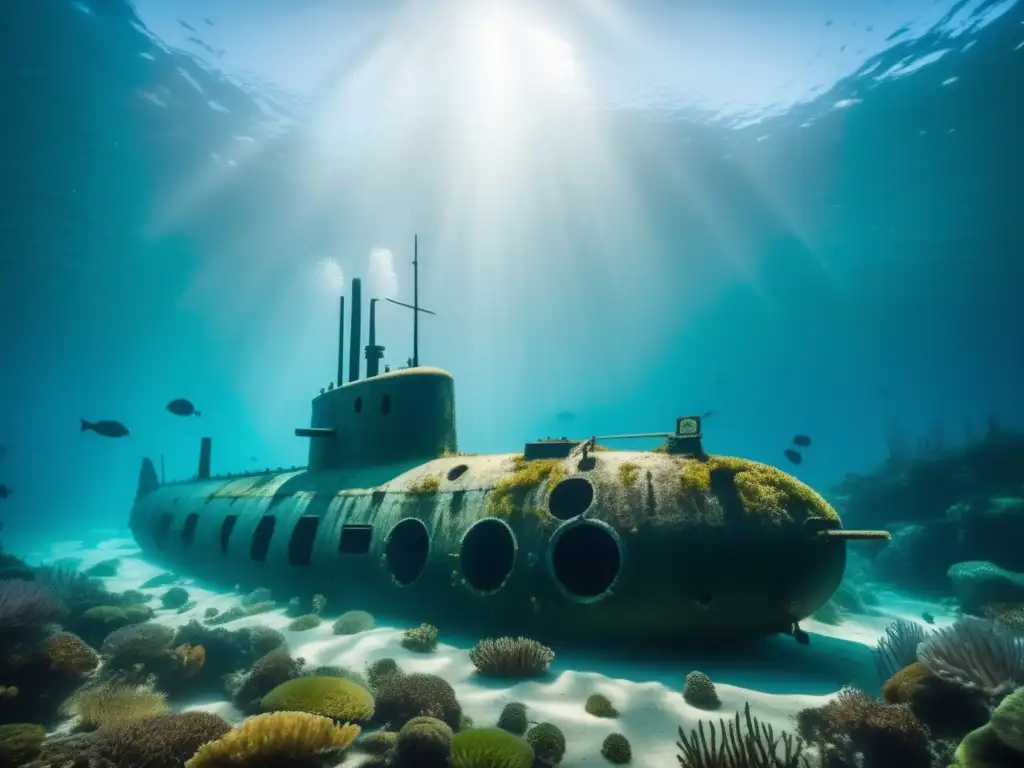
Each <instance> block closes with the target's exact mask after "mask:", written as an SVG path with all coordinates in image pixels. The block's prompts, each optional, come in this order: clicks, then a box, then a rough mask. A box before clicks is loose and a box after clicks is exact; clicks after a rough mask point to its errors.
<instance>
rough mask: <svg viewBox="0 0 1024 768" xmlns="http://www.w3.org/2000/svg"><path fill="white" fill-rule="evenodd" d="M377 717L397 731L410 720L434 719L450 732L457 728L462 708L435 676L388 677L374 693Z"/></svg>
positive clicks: (452, 693)
mask: <svg viewBox="0 0 1024 768" xmlns="http://www.w3.org/2000/svg"><path fill="white" fill-rule="evenodd" d="M375 694H376V706H377V716H378V718H379V719H380V720H382V721H384V722H387V723H388V724H389V725H390V726H391V728H393V729H394V728H401V727H402V726H403V725H405V724H406V723H407V722H409V721H410V720H412V719H413V718H414V717H436V718H437V719H438V720H443V721H444V722H445V723H447V724H448V727H449V728H451V729H452V730H453V731H454V730H458V728H459V719H460V717H461V715H462V707H460V706H459V702H458V700H457V699H456V698H455V690H454V689H453V688H452V687H451V686H450V685H449V684H448V683H447V682H446V681H445V680H443V679H442V678H440V677H438V676H437V675H425V674H412V675H399V674H392V675H391V676H389V677H387V678H385V679H384V680H383V681H381V683H380V684H379V687H378V688H377V690H376V691H375Z"/></svg>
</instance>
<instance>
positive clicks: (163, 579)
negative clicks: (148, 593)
mask: <svg viewBox="0 0 1024 768" xmlns="http://www.w3.org/2000/svg"><path fill="white" fill-rule="evenodd" d="M177 580H178V577H177V576H176V575H175V574H173V573H171V572H170V571H165V572H164V573H158V574H157V575H156V576H153V577H152V578H150V579H147V580H146V581H145V582H144V583H143V584H142V586H140V587H139V589H153V588H154V587H168V586H170V585H171V584H173V583H174V582H176V581H177Z"/></svg>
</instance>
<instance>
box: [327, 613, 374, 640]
mask: <svg viewBox="0 0 1024 768" xmlns="http://www.w3.org/2000/svg"><path fill="white" fill-rule="evenodd" d="M374 625H375V622H374V620H373V614H370V613H367V612H366V611H346V612H345V613H343V614H341V616H340V617H339V618H338V620H337V621H336V622H334V634H336V635H355V634H357V633H359V632H365V631H366V630H368V629H373V627H374Z"/></svg>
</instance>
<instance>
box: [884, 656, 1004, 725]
mask: <svg viewBox="0 0 1024 768" xmlns="http://www.w3.org/2000/svg"><path fill="white" fill-rule="evenodd" d="M882 698H884V699H885V700H886V701H888V702H889V703H891V704H907V705H909V706H910V709H911V711H912V712H913V713H914V715H915V716H916V717H917V719H918V720H920V721H921V723H922V724H923V725H924V726H926V727H927V728H928V729H929V730H930V731H931V735H932V737H933V738H937V739H942V738H947V737H949V738H960V737H961V736H962V735H963V734H965V733H967V732H969V731H972V730H974V729H975V728H979V727H981V726H982V725H984V724H985V723H987V722H988V718H989V709H988V701H987V698H986V697H985V696H984V695H983V694H981V693H980V692H979V691H976V690H974V689H971V688H964V687H963V686H960V685H956V684H955V683H951V682H949V681H947V680H943V679H942V678H940V677H939V676H937V675H936V674H935V673H934V672H932V671H931V670H930V669H928V667H926V666H925V665H924V664H921V663H920V662H914V663H913V664H909V665H907V666H906V667H904V668H903V669H901V670H898V671H897V672H896V673H895V674H894V675H893V676H892V677H890V678H889V679H888V680H887V681H886V682H885V684H884V685H883V686H882Z"/></svg>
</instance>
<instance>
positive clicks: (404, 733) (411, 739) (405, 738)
mask: <svg viewBox="0 0 1024 768" xmlns="http://www.w3.org/2000/svg"><path fill="white" fill-rule="evenodd" d="M453 735H454V734H453V733H452V729H451V728H449V727H448V726H447V725H446V724H445V723H443V722H441V721H440V720H438V719H437V718H436V717H414V718H413V719H412V720H410V721H409V722H407V723H406V724H405V725H403V726H402V730H400V731H399V732H398V743H397V745H396V747H395V759H394V765H395V766H396V768H403V767H404V766H408V767H409V768H447V767H448V754H449V749H450V745H451V741H452V736H453Z"/></svg>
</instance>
